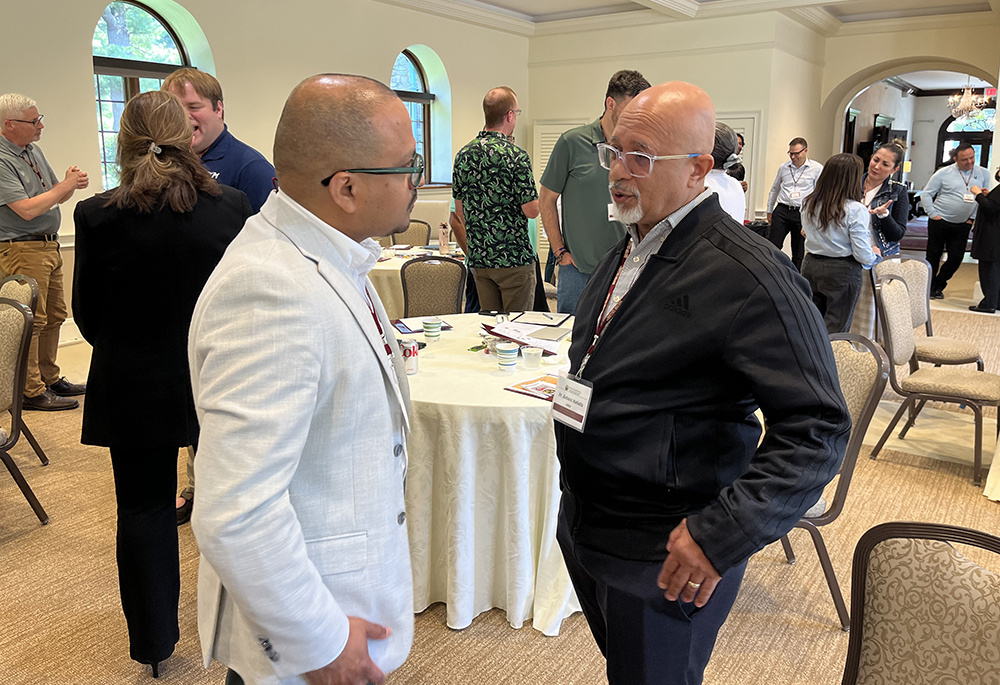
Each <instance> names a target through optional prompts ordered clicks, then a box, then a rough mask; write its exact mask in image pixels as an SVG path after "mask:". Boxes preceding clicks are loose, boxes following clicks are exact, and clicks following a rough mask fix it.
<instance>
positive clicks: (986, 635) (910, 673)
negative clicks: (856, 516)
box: [842, 522, 1000, 685]
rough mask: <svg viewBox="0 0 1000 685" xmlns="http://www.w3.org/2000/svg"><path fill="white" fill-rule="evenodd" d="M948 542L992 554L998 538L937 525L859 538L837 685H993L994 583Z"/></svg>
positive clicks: (999, 591) (998, 549)
mask: <svg viewBox="0 0 1000 685" xmlns="http://www.w3.org/2000/svg"><path fill="white" fill-rule="evenodd" d="M950 542H959V543H963V544H968V545H973V546H976V547H981V548H984V549H987V550H989V551H991V552H994V553H996V554H1000V538H997V537H994V536H992V535H988V534H986V533H982V532H980V531H976V530H970V529H968V528H960V527H958V526H948V525H943V524H933V523H900V522H894V523H883V524H880V525H878V526H875V527H874V528H872V529H871V530H869V531H868V532H867V533H865V534H864V535H863V536H862V537H861V539H860V540H859V541H858V545H857V548H856V550H855V553H854V568H853V579H852V588H851V609H852V616H851V632H850V644H849V645H848V652H847V662H846V665H845V668H844V678H843V681H842V685H881V684H882V683H906V684H907V685H932V684H936V683H963V685H979V684H985V683H995V682H997V663H998V656H997V649H998V648H997V645H998V644H1000V575H998V574H997V573H994V572H992V571H989V570H987V569H985V568H983V567H982V566H979V565H978V564H976V563H974V562H972V561H971V560H969V559H968V558H967V557H966V556H964V555H963V554H962V553H961V552H959V551H958V550H956V549H955V548H954V547H953V546H952V545H951V544H949V543H950ZM995 560H996V561H998V562H1000V557H997V558H995Z"/></svg>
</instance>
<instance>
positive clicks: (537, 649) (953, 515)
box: [0, 313, 1000, 685]
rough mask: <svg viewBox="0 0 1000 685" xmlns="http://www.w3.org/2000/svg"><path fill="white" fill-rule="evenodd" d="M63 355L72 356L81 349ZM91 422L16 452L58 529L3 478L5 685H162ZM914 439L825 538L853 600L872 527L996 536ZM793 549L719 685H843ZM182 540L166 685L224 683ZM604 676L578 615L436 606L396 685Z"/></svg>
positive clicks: (882, 466) (768, 553)
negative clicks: (554, 628) (132, 618)
mask: <svg viewBox="0 0 1000 685" xmlns="http://www.w3.org/2000/svg"><path fill="white" fill-rule="evenodd" d="M955 317H956V318H955V320H954V321H953V322H952V321H950V320H949V317H947V316H940V315H939V314H937V313H935V327H936V329H938V332H939V333H941V334H944V333H945V330H946V329H948V327H949V326H951V325H952V324H954V330H956V331H958V332H959V333H960V334H961V333H962V332H970V333H971V332H974V331H978V330H979V327H980V323H979V322H978V321H973V320H972V319H975V318H977V317H976V316H975V315H972V314H961V313H956V314H955ZM978 318H981V319H983V320H984V321H986V322H988V324H983V325H984V326H986V327H985V328H983V329H982V332H981V333H978V332H977V333H975V335H977V336H979V335H982V337H983V338H984V339H988V340H987V342H989V345H990V346H989V353H988V355H987V357H988V363H989V365H990V367H991V368H994V369H996V365H997V364H998V363H1000V354H998V350H997V349H996V340H997V335H998V333H1000V317H996V318H991V317H978ZM991 330H992V333H991V332H990V331H991ZM65 354H66V356H67V357H71V356H72V355H73V354H79V350H72V349H70V350H67V351H66V352H65ZM84 367H85V363H84ZM64 368H65V365H64ZM73 375H74V376H75V377H80V374H79V373H77V374H73ZM81 415H82V412H81V411H72V412H59V413H54V414H44V413H37V412H36V413H29V414H27V415H26V420H27V422H28V424H29V426H30V427H31V428H32V430H33V431H34V433H35V435H36V437H37V438H38V439H39V441H40V442H41V443H42V445H43V447H44V448H45V449H46V451H47V452H48V455H49V457H50V459H51V461H52V463H51V465H50V466H47V467H42V466H41V465H40V464H39V463H38V460H37V459H36V458H35V456H34V454H33V453H32V452H31V449H30V447H29V446H28V445H27V443H26V442H24V441H22V442H21V444H19V445H18V446H17V447H15V449H14V450H13V456H14V458H15V460H16V461H17V463H18V464H19V465H20V467H21V469H22V471H23V472H24V475H25V477H26V478H27V479H28V481H29V483H31V485H32V487H33V488H34V489H35V492H36V494H37V495H38V496H39V498H40V499H41V501H42V503H43V505H44V506H45V507H46V508H47V509H48V512H49V514H50V516H51V518H52V522H51V523H50V524H49V525H47V526H40V525H39V524H38V521H37V519H35V517H34V515H33V514H32V512H31V510H30V508H29V507H28V505H27V503H26V502H25V501H24V499H23V497H22V496H21V494H20V492H18V490H17V488H16V486H15V485H14V483H13V481H12V480H11V479H10V478H9V477H7V476H5V475H3V474H2V473H0V502H2V503H3V506H2V507H0V586H2V587H3V592H2V600H0V684H2V685H22V684H25V685H26V684H32V685H35V684H43V685H48V684H50V683H51V684H57V683H58V684H66V685H77V684H79V685H89V684H92V683H99V684H103V683H151V682H152V680H151V678H150V677H149V675H148V674H149V670H148V668H146V669H143V668H142V667H140V666H139V665H137V664H135V663H134V662H132V661H131V660H130V659H129V658H128V644H127V636H126V632H125V622H124V619H123V617H122V615H121V609H120V606H119V600H118V594H117V578H116V570H115V552H114V537H115V522H114V521H115V512H114V493H113V482H112V477H111V467H110V460H109V458H108V455H107V451H106V450H104V449H100V448H92V447H83V446H81V445H80V444H79V434H80V418H81ZM963 418H964V417H963ZM921 421H923V419H921ZM919 425H920V423H919V422H918V426H919ZM966 429H968V430H966ZM950 430H954V431H961V432H962V433H963V434H964V433H965V432H968V431H971V424H968V425H965V424H963V425H962V426H961V427H959V428H958V429H955V428H951V429H950ZM915 431H916V429H915ZM987 432H989V431H987ZM916 435H917V433H916V432H914V433H912V434H911V436H916ZM876 437H877V434H876V435H873V434H872V432H870V433H869V435H868V439H867V441H868V442H869V443H873V442H874V440H875V439H876ZM937 437H939V438H940V439H944V440H947V439H948V436H947V435H938V436H937ZM907 443H910V444H914V447H915V446H916V445H915V443H914V442H913V440H912V439H911V438H908V439H907V441H903V442H902V443H901V444H900V445H899V446H898V447H897V448H896V449H894V450H887V451H885V452H883V453H882V455H880V457H879V459H878V461H871V460H869V459H866V458H862V459H861V460H860V462H859V465H858V471H857V474H856V476H855V480H854V483H853V484H852V490H851V493H850V495H849V498H848V503H847V507H846V509H845V512H844V514H843V515H842V516H841V518H840V519H839V520H837V521H836V522H834V523H833V524H832V525H830V526H828V527H827V528H826V529H825V530H824V535H825V537H826V540H827V544H828V545H829V548H830V553H831V556H832V558H833V563H834V566H835V568H836V571H837V574H838V576H839V578H840V579H841V584H842V589H843V592H844V595H845V596H846V597H849V596H850V578H849V573H850V563H851V555H852V553H853V549H854V545H855V544H856V542H857V540H858V538H859V537H860V535H861V534H862V532H864V531H865V530H867V529H868V528H869V527H871V526H872V525H874V524H876V523H879V522H882V521H889V520H919V521H937V522H944V523H951V524H957V525H962V526H968V527H972V528H977V529H980V530H985V531H988V532H993V533H1000V505H998V504H997V503H993V502H990V501H988V500H987V499H986V498H984V497H983V496H982V494H981V491H980V489H978V488H975V487H973V486H972V484H971V469H970V468H969V467H968V465H966V464H956V463H947V462H943V461H940V460H938V459H932V458H927V457H923V456H914V455H911V454H907V453H905V452H903V451H899V450H903V449H910V447H909V445H908V444H907ZM864 453H865V452H863V454H864ZM791 537H792V543H793V545H794V546H795V548H796V551H797V553H798V555H799V561H798V563H797V564H796V565H794V566H790V565H788V564H786V563H784V556H783V554H782V552H781V548H780V546H779V545H772V546H771V547H769V548H767V549H765V550H763V551H762V552H760V553H759V554H757V555H756V556H755V557H754V558H753V559H752V560H751V562H750V564H749V568H748V572H747V576H746V581H745V583H744V587H743V590H742V592H741V594H740V597H739V599H738V601H737V605H736V608H735V610H734V612H733V615H732V617H731V618H730V620H729V622H728V623H727V625H726V626H725V628H724V629H723V632H722V634H721V635H720V638H719V643H718V645H717V648H716V652H715V656H714V658H713V661H712V663H711V664H710V666H709V669H708V673H707V677H706V682H707V683H722V684H727V685H728V684H733V685H737V684H739V685H744V684H747V685H757V684H759V685H765V684H767V685H770V684H772V683H795V685H812V684H816V685H820V684H821V683H822V684H828V683H835V682H839V679H840V675H841V670H842V667H843V660H844V655H845V653H846V650H847V640H848V636H847V634H846V633H843V632H842V631H841V630H840V628H839V625H838V623H837V618H836V612H835V610H834V608H833V604H832V601H831V600H830V596H829V592H828V590H827V587H826V584H825V581H824V579H823V574H822V572H821V570H820V568H819V565H818V563H817V559H816V554H815V551H814V550H813V549H812V547H811V543H810V541H809V539H808V536H807V535H806V534H805V533H804V532H802V531H793V533H792V536H791ZM180 543H181V572H182V587H181V610H180V621H181V642H180V644H179V645H178V647H177V651H176V652H175V654H174V656H173V657H171V658H170V659H169V660H168V661H167V662H166V663H165V664H164V670H163V672H162V674H161V681H162V682H164V683H177V684H184V685H188V684H191V685H193V684H196V683H197V684H200V683H213V684H221V683H222V680H223V677H224V669H223V668H222V667H220V666H219V665H218V664H215V665H213V667H212V668H211V669H210V670H209V671H205V670H203V669H202V667H201V664H200V658H201V657H200V652H199V648H198V644H197V634H196V627H195V583H196V571H197V549H196V545H195V541H194V539H193V537H192V535H191V531H190V526H185V527H183V528H181V530H180ZM603 672H604V664H603V660H602V659H601V656H600V653H599V652H598V651H597V649H596V647H595V645H594V643H593V641H592V639H591V637H590V633H589V630H588V629H587V626H586V623H585V621H584V620H583V619H582V617H581V616H580V615H576V616H573V617H571V618H570V619H569V620H567V621H566V622H565V623H564V624H563V630H562V634H561V635H560V636H559V637H554V638H546V637H544V636H542V635H541V634H540V633H538V632H537V631H535V630H533V629H532V628H530V627H525V628H523V629H521V630H514V629H512V628H510V627H509V626H508V625H507V624H506V621H505V620H504V617H503V613H502V612H500V611H497V610H494V611H491V612H488V613H487V614H484V615H482V616H480V617H479V618H478V619H476V621H475V622H473V624H472V626H471V627H469V628H468V629H466V630H463V631H454V630H451V629H449V628H448V627H447V626H446V625H445V619H444V607H443V606H442V605H436V606H434V607H431V608H430V609H428V610H427V611H425V612H424V613H423V614H421V615H419V616H418V617H417V630H416V641H415V644H414V648H413V651H412V653H411V655H410V658H409V660H408V661H407V663H406V664H405V665H404V666H403V668H402V669H400V670H399V671H397V672H396V673H394V674H392V675H391V676H390V679H389V683H390V684H391V685H402V684H404V683H405V684H416V683H456V682H457V683H477V684H479V683H482V684H486V685H489V684H493V683H496V684H501V683H502V684H505V685H506V684H510V685H514V684H518V683H580V684H588V685H589V684H591V683H593V684H598V683H603V682H606V680H605V679H604V676H603Z"/></svg>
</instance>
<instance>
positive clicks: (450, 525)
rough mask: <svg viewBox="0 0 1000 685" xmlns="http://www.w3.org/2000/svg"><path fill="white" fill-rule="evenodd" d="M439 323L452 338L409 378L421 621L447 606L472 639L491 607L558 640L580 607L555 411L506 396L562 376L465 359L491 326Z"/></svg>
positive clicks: (480, 319) (473, 320) (423, 354)
mask: <svg viewBox="0 0 1000 685" xmlns="http://www.w3.org/2000/svg"><path fill="white" fill-rule="evenodd" d="M380 294H381V293H380ZM441 318H442V319H443V320H444V321H446V322H447V323H449V324H451V325H452V326H454V329H453V330H451V331H442V332H441V340H440V341H439V342H436V343H432V344H429V345H428V346H427V347H426V348H424V349H423V350H420V353H419V357H418V360H419V371H418V373H417V374H416V375H413V376H409V377H408V378H409V385H410V436H409V441H408V453H409V467H408V471H407V479H406V510H407V521H408V522H409V528H408V530H409V538H410V556H411V560H412V564H413V586H414V587H413V592H414V610H415V611H416V612H418V613H419V612H421V611H423V610H424V609H426V608H427V607H428V606H430V605H431V604H433V603H435V602H445V603H446V604H447V605H448V611H447V615H448V619H447V621H448V626H449V627H451V628H465V627H467V626H468V625H469V624H471V623H472V620H473V619H474V618H475V617H476V616H477V615H478V614H480V613H482V612H484V611H487V610H489V609H491V608H494V607H496V608H500V609H503V610H505V611H506V613H507V620H508V622H509V623H510V625H511V626H513V627H515V628H520V627H521V626H522V625H523V623H524V621H525V620H527V619H532V625H533V627H534V628H536V629H537V630H539V631H541V632H542V633H544V634H546V635H558V633H559V626H560V624H561V623H562V620H563V618H565V617H566V616H568V615H570V614H571V613H573V612H575V611H579V610H580V605H579V603H578V602H577V599H576V595H575V594H574V592H573V586H572V584H571V583H570V580H569V576H568V574H567V571H566V566H565V564H564V562H563V558H562V553H561V551H560V550H559V545H558V544H557V543H556V522H557V517H558V512H559V496H560V492H559V464H558V462H557V460H556V446H555V434H554V432H553V427H552V418H551V406H552V405H551V403H549V402H546V401H544V400H540V399H537V398H534V397H528V396H525V395H520V394H517V393H514V392H510V391H508V390H504V387H505V386H507V385H510V384H511V383H515V382H518V381H523V380H529V379H532V378H537V377H539V376H542V375H546V374H552V375H554V374H555V369H556V366H555V365H550V364H548V363H546V362H543V364H542V366H541V368H539V369H525V368H524V366H523V364H522V363H520V360H519V363H518V367H517V371H515V372H514V373H512V374H508V373H503V372H501V371H499V370H498V369H497V364H496V361H495V359H494V358H493V357H491V356H488V355H486V354H484V353H483V352H470V351H469V349H468V348H470V347H473V346H475V345H478V344H479V343H480V340H481V339H480V336H479V334H478V331H479V330H480V328H481V324H482V323H484V322H485V323H492V322H493V321H492V319H490V318H488V317H484V316H480V315H478V314H457V315H452V316H443V317H441ZM563 325H564V326H568V325H569V324H568V323H567V324H563ZM413 337H414V338H415V339H417V340H423V335H422V334H417V335H415V336H413Z"/></svg>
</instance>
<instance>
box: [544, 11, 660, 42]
mask: <svg viewBox="0 0 1000 685" xmlns="http://www.w3.org/2000/svg"><path fill="white" fill-rule="evenodd" d="M671 21H672V20H671V19H670V18H669V17H667V16H666V15H665V14H661V13H659V12H656V11H654V10H637V11H635V12H620V13H617V14H603V15H598V16H593V17H580V18H578V19H559V20H557V21H546V22H543V23H541V24H536V25H535V35H536V36H555V35H559V34H561V33H582V32H584V31H601V30H603V29H627V28H631V27H633V26H649V25H650V24H666V23H670V22H671Z"/></svg>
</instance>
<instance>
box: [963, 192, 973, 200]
mask: <svg viewBox="0 0 1000 685" xmlns="http://www.w3.org/2000/svg"><path fill="white" fill-rule="evenodd" d="M962 199H963V200H965V201H966V202H975V201H976V196H975V195H973V194H972V193H966V194H965V195H963V196H962Z"/></svg>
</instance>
